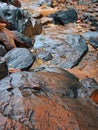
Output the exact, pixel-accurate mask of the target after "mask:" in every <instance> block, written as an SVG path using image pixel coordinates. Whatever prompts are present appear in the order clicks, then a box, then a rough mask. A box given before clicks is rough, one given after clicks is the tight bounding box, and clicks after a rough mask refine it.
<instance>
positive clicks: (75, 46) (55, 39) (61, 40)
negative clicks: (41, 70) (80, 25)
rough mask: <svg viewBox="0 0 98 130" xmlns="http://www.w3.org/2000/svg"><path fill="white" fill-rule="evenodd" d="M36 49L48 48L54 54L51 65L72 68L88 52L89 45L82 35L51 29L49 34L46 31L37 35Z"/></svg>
mask: <svg viewBox="0 0 98 130" xmlns="http://www.w3.org/2000/svg"><path fill="white" fill-rule="evenodd" d="M65 31H66V30H65ZM34 49H35V50H40V52H41V51H42V52H43V51H44V50H46V51H47V52H49V53H50V54H51V55H52V56H53V58H52V60H51V61H50V62H49V65H55V66H58V67H61V68H72V67H73V66H75V65H77V64H78V63H79V61H80V60H81V58H82V57H83V56H84V55H85V53H86V52H87V45H86V41H85V39H84V37H82V36H81V35H75V34H74V35H73V34H64V32H63V31H60V30H57V31H56V32H55V29H54V30H53V31H52V30H51V29H50V32H49V31H48V34H47V32H46V34H41V35H38V36H36V38H35V43H34Z"/></svg>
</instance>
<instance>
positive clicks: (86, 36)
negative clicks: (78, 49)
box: [83, 31, 98, 40]
mask: <svg viewBox="0 0 98 130" xmlns="http://www.w3.org/2000/svg"><path fill="white" fill-rule="evenodd" d="M83 36H84V37H85V38H86V39H87V40H89V39H90V37H94V38H96V37H98V32H91V31H88V32H85V33H84V34H83Z"/></svg>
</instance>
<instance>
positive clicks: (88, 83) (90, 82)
mask: <svg viewBox="0 0 98 130" xmlns="http://www.w3.org/2000/svg"><path fill="white" fill-rule="evenodd" d="M81 83H82V84H83V86H84V87H85V88H86V93H87V95H88V96H90V95H91V94H92V93H93V92H94V91H95V90H97V89H98V83H97V82H96V81H95V80H94V79H92V78H85V79H83V80H81Z"/></svg>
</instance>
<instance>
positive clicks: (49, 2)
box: [39, 0, 52, 6]
mask: <svg viewBox="0 0 98 130" xmlns="http://www.w3.org/2000/svg"><path fill="white" fill-rule="evenodd" d="M39 4H40V5H43V4H46V5H47V6H51V5H52V0H39Z"/></svg>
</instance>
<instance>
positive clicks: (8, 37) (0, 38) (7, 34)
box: [0, 28, 16, 50]
mask: <svg viewBox="0 0 98 130" xmlns="http://www.w3.org/2000/svg"><path fill="white" fill-rule="evenodd" d="M0 42H1V43H2V44H3V45H4V46H5V48H6V50H11V49H13V48H15V47H16V45H15V42H14V39H13V37H12V34H11V31H9V30H8V29H6V28H4V29H2V30H1V31H0Z"/></svg>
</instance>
